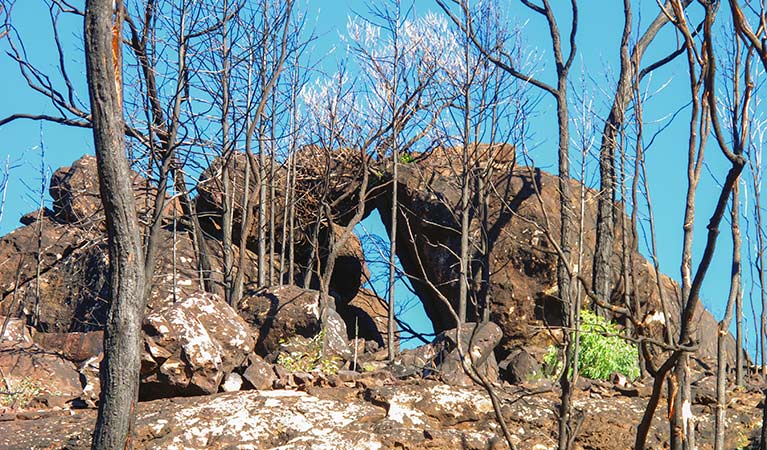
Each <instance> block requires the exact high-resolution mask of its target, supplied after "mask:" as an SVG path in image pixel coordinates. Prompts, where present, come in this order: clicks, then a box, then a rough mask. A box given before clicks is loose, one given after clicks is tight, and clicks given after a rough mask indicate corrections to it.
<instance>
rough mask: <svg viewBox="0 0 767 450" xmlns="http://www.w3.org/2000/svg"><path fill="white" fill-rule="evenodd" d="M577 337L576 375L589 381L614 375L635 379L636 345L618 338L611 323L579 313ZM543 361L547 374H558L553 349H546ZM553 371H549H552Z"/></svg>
mask: <svg viewBox="0 0 767 450" xmlns="http://www.w3.org/2000/svg"><path fill="white" fill-rule="evenodd" d="M580 328H581V335H580V347H579V351H578V367H579V372H580V374H581V375H583V376H584V377H586V378H590V379H592V380H606V379H608V378H610V375H611V374H612V373H614V372H617V373H620V374H623V375H624V376H625V377H626V378H628V379H629V380H635V379H636V378H637V377H638V376H639V362H638V361H639V351H638V350H637V346H636V345H634V344H632V343H631V342H628V341H626V340H625V339H624V338H623V337H621V336H620V334H621V331H620V330H619V329H618V326H617V325H615V324H614V323H610V322H608V321H607V320H605V319H604V318H603V317H601V316H598V315H596V314H594V313H593V312H591V311H588V310H584V311H581V327H580ZM543 362H544V364H545V366H546V367H548V368H549V370H548V372H549V373H559V372H560V371H561V370H562V361H561V358H560V356H559V352H558V350H557V348H556V347H550V348H549V351H548V353H547V354H546V355H545V356H544V358H543ZM552 369H553V370H552Z"/></svg>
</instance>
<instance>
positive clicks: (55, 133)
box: [0, 0, 753, 353]
mask: <svg viewBox="0 0 767 450" xmlns="http://www.w3.org/2000/svg"><path fill="white" fill-rule="evenodd" d="M501 3H502V4H504V5H505V4H511V6H509V8H510V11H509V15H510V16H511V17H512V18H514V20H516V21H517V22H518V23H519V24H520V25H521V26H522V27H523V35H524V37H525V40H526V44H527V46H528V48H529V50H530V51H533V52H539V53H540V54H541V55H542V56H543V58H544V62H545V64H544V65H543V66H541V67H538V68H537V69H538V70H539V76H540V77H541V78H543V79H544V80H549V81H551V80H552V79H553V74H554V67H553V64H552V63H551V62H550V61H551V59H550V55H551V52H550V43H549V38H548V33H547V31H546V30H545V24H544V22H543V21H542V19H541V18H540V17H537V16H531V15H530V14H529V13H528V12H527V11H525V10H524V8H522V7H521V6H519V4H518V3H517V2H506V1H502V2H501ZM555 3H556V6H561V5H559V3H557V2H555ZM635 3H640V4H641V10H638V11H635V13H636V15H635V18H634V21H635V24H636V23H637V22H640V21H641V23H644V24H647V23H649V22H650V21H651V20H652V18H653V17H654V15H655V13H656V10H657V6H656V4H655V2H647V1H643V2H635ZM307 5H308V10H309V11H310V14H309V17H314V15H316V21H317V23H316V27H317V31H318V32H319V33H320V35H321V36H322V37H321V39H320V40H319V42H318V44H317V45H318V47H319V48H320V49H329V48H332V47H333V46H334V45H336V44H339V39H338V36H339V33H343V32H344V30H345V25H346V22H347V19H348V17H349V15H351V14H353V11H356V12H359V13H362V14H364V13H365V12H366V11H367V7H366V6H365V2H364V1H362V0H332V1H331V0H308V1H307ZM580 8H581V21H580V28H579V33H578V46H579V52H578V57H577V59H576V63H575V68H574V71H573V75H572V83H573V85H574V86H573V88H572V90H573V92H574V93H575V92H577V91H580V90H581V87H582V86H584V85H585V86H586V93H587V94H588V95H589V96H590V97H591V98H593V99H594V102H595V106H596V108H597V109H598V111H600V113H601V114H603V115H604V111H605V109H606V105H607V104H608V102H609V100H610V99H609V98H608V97H609V95H610V93H611V91H612V89H613V84H614V81H615V79H616V77H617V55H618V44H619V38H620V31H621V28H622V26H623V15H622V5H621V2H604V1H600V2H596V1H583V2H580ZM416 9H417V10H418V13H423V12H425V11H427V10H429V9H432V10H436V5H435V4H434V3H432V2H431V1H429V0H418V1H417V7H416ZM315 12H316V14H315ZM62 20H65V21H64V22H63V23H62V25H63V26H64V27H63V29H64V33H63V38H64V42H65V45H66V48H65V50H66V52H67V56H66V58H67V64H68V67H69V70H70V75H71V77H72V78H73V80H74V81H75V84H76V87H77V88H78V93H79V95H80V98H81V99H83V100H84V101H86V100H87V91H86V90H85V89H84V63H83V58H82V44H81V42H80V40H79V39H80V38H79V35H80V28H81V24H80V23H79V22H78V21H76V20H73V19H62ZM560 21H561V26H562V28H563V29H565V30H567V27H568V23H567V22H568V21H567V17H566V16H562V17H560ZM721 22H722V23H724V21H721ZM14 24H15V26H16V27H17V28H18V30H19V32H20V33H21V35H22V37H23V38H24V43H25V44H26V48H27V52H28V54H29V55H30V57H31V59H32V60H33V61H36V62H37V63H38V64H39V66H40V67H41V68H42V69H43V70H46V71H48V72H49V73H51V74H52V75H55V74H56V64H55V59H56V53H55V47H54V46H53V45H52V42H53V41H52V35H51V29H50V24H49V21H48V10H47V7H45V6H44V5H43V2H41V1H37V0H22V1H18V2H17V4H16V6H15V10H14ZM643 28H644V27H642V29H643ZM674 42H675V39H674V37H673V35H672V34H671V33H670V32H669V31H668V30H667V31H666V32H665V33H663V34H662V35H661V38H660V39H659V40H658V43H657V44H656V45H654V46H653V47H651V49H650V51H649V52H648V55H647V56H646V58H645V61H648V62H649V61H653V60H655V59H657V57H658V56H660V55H665V53H666V52H667V51H668V50H669V49H670V48H671V46H673V45H674ZM5 45H6V44H5V43H3V44H0V47H1V48H2V49H5ZM339 46H340V44H339ZM323 51H324V50H323ZM339 53H341V52H337V53H336V54H334V55H335V56H333V55H331V57H329V58H327V60H326V61H323V63H324V65H325V66H326V67H328V68H332V67H334V66H335V63H334V61H335V57H336V56H337V55H338V54H339ZM582 72H583V74H584V75H583V76H584V77H585V82H584V83H582V82H581V81H580V79H581V77H582ZM0 73H1V74H2V83H0V98H2V99H3V101H2V102H0V117H4V116H6V115H9V114H12V113H16V112H25V113H48V114H55V113H56V111H55V109H54V108H53V107H52V106H51V105H50V103H49V102H48V101H47V100H46V99H44V98H43V97H42V96H40V95H38V94H36V93H34V92H31V91H30V89H28V88H27V87H26V84H25V82H24V80H23V79H22V78H21V77H20V75H19V71H18V68H17V66H16V65H15V63H13V61H12V60H11V59H10V58H8V57H6V56H5V55H2V57H0ZM666 84H667V85H666ZM664 85H666V87H665V89H664V90H663V91H661V92H660V93H658V94H657V95H656V96H655V97H654V98H653V99H651V100H650V101H649V102H648V104H647V106H646V111H645V119H646V121H647V122H649V123H650V124H648V125H647V132H652V131H653V130H654V129H657V128H659V126H660V125H659V124H658V125H652V123H653V122H656V121H661V120H663V119H664V118H667V116H668V115H669V114H671V113H673V112H674V111H676V110H678V109H679V108H681V107H683V106H684V105H685V104H686V103H687V102H688V101H689V100H688V98H689V88H688V87H687V73H686V67H685V64H684V63H683V61H682V60H681V59H680V60H679V61H677V62H676V63H674V64H671V65H670V66H668V67H667V68H664V69H662V70H659V71H657V72H656V73H655V74H654V75H653V77H652V79H651V80H648V82H647V86H648V88H649V89H650V90H655V89H659V88H660V87H661V86H664ZM538 111H539V114H538V115H537V116H536V117H535V118H534V119H533V138H534V142H535V150H534V152H533V156H534V158H535V161H536V163H537V165H539V166H541V167H543V168H544V169H545V170H549V171H555V168H556V165H555V158H556V152H555V148H556V135H555V133H554V130H555V128H554V126H553V125H554V119H553V117H554V114H553V111H554V110H553V105H552V102H551V101H550V99H548V98H547V97H544V100H543V102H542V103H541V105H540V107H539V110H538ZM688 117H689V113H688V112H687V111H686V110H685V111H683V112H682V113H681V114H680V116H679V117H678V118H677V120H676V121H675V123H674V124H672V126H670V127H669V128H668V129H667V130H666V131H664V132H663V133H662V134H661V135H660V136H659V137H658V139H657V140H656V142H655V144H654V145H653V147H652V148H651V149H650V150H649V152H648V155H647V159H648V172H649V177H650V183H651V195H652V199H653V208H654V211H655V214H656V220H657V226H658V239H659V242H658V244H659V251H660V259H661V267H662V269H663V270H664V272H665V273H667V274H669V275H670V276H672V277H674V278H676V279H679V265H680V263H679V261H680V255H681V245H682V243H681V225H682V214H683V208H684V196H685V189H686V180H685V165H686V154H685V152H686V145H687V132H686V123H687V118H688ZM663 123H665V122H663ZM41 140H42V141H43V142H44V144H45V150H46V151H45V159H44V161H41V152H40V144H41ZM92 152H93V145H92V142H91V135H90V132H89V131H87V130H77V129H68V128H66V127H63V126H58V125H54V124H47V123H43V124H40V123H36V122H29V121H23V122H22V121H17V122H15V123H13V124H11V125H6V126H5V127H2V128H0V158H5V156H6V155H9V156H10V158H11V160H12V161H18V163H19V164H20V165H19V166H18V167H16V168H15V169H14V170H13V171H12V173H11V181H10V184H9V187H8V196H7V201H6V204H5V211H4V216H3V218H2V222H0V233H2V234H5V233H7V232H8V231H10V230H12V229H14V228H16V227H17V226H18V225H19V224H18V218H19V217H20V216H21V215H22V214H24V213H26V212H29V211H32V210H35V209H36V208H37V205H38V203H39V186H40V182H41V180H40V165H41V163H43V162H44V164H45V166H46V168H47V170H49V171H50V170H55V169H56V168H58V167H60V166H65V165H69V164H71V162H72V161H74V160H75V159H77V158H79V157H80V156H81V155H82V154H84V153H92ZM708 156H709V161H710V162H709V164H710V170H711V173H713V174H715V175H716V177H718V178H720V179H721V178H723V175H724V172H725V170H726V165H725V164H724V162H723V160H722V158H721V157H720V156H719V151H718V149H717V148H716V147H713V146H712V147H710V149H709V151H708ZM591 168H592V169H595V166H594V165H593V164H592V165H591ZM49 175H50V173H49V172H47V173H46V175H45V176H46V177H48V176H49ZM590 179H591V180H594V181H596V175H592V176H591V177H590ZM36 191H37V192H36ZM717 192H718V189H717V186H716V182H715V180H714V178H713V177H712V176H710V175H709V174H708V173H706V174H705V175H704V177H703V180H702V182H701V186H700V189H699V194H698V216H697V217H698V220H697V222H696V231H697V234H696V243H697V245H696V249H697V250H698V255H699V253H700V250H701V249H702V245H703V240H704V239H705V235H704V233H705V225H706V221H707V219H708V216H709V215H710V213H711V211H712V208H713V204H714V201H715V199H716V194H717ZM48 201H49V200H47V199H46V202H48ZM367 225H368V227H369V228H371V229H374V230H376V231H378V232H381V228H380V226H374V225H373V224H367ZM723 231H726V228H723ZM729 248H730V244H729V242H728V233H726V232H723V233H722V236H721V239H720V245H719V247H718V249H717V257H716V258H715V261H714V266H713V267H712V268H711V271H710V274H709V277H708V281H707V282H706V284H705V286H704V290H703V300H704V303H705V304H706V306H707V307H708V308H709V309H710V310H711V311H712V312H714V314H715V316H716V317H717V318H720V317H721V314H722V312H723V309H724V302H725V301H726V295H727V289H728V282H729V275H728V273H729ZM696 262H697V258H696ZM748 282H750V281H749V280H748V279H747V280H746V283H748ZM745 291H746V295H748V285H747V286H746V287H745ZM745 303H746V305H747V304H748V297H746V299H745ZM748 315H750V313H749V314H747V316H748ZM418 320H419V321H421V320H423V319H422V318H421V319H418ZM748 326H749V327H751V326H752V325H751V323H750V322H749V325H748ZM752 336H753V335H752ZM752 340H753V337H752ZM750 347H751V348H753V347H752V346H750ZM752 353H753V352H752Z"/></svg>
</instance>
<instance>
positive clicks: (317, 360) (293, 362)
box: [277, 330, 341, 375]
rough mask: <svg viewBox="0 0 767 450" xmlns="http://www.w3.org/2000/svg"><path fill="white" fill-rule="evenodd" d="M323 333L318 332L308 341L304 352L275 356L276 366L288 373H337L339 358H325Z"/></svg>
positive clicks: (283, 353)
mask: <svg viewBox="0 0 767 450" xmlns="http://www.w3.org/2000/svg"><path fill="white" fill-rule="evenodd" d="M324 336H325V331H324V330H323V331H320V332H319V333H318V334H317V335H316V336H314V337H313V338H311V340H309V343H308V345H307V346H306V350H305V351H289V352H282V353H280V354H279V356H277V364H279V365H281V366H282V367H284V368H285V369H286V370H288V371H289V372H314V371H319V372H322V373H324V374H328V375H330V374H335V373H337V372H338V369H339V367H338V366H339V364H340V362H341V360H340V358H339V357H337V356H326V355H325V352H324V349H323V337H324Z"/></svg>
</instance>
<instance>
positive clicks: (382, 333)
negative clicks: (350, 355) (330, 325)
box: [336, 288, 399, 348]
mask: <svg viewBox="0 0 767 450" xmlns="http://www.w3.org/2000/svg"><path fill="white" fill-rule="evenodd" d="M336 309H337V310H338V313H339V314H340V315H341V317H342V318H343V319H344V322H345V323H346V329H347V331H348V334H349V338H350V339H354V338H357V337H359V338H361V339H364V340H366V341H370V342H373V343H374V344H375V346H376V347H378V348H385V347H386V342H387V335H388V328H387V321H388V308H387V303H386V301H385V300H384V299H382V298H381V297H379V296H377V295H375V294H374V293H373V292H372V291H370V290H368V289H365V288H362V289H360V290H359V292H358V293H357V295H356V296H355V297H354V298H353V299H352V300H351V301H350V302H348V303H347V304H343V303H342V302H340V301H336ZM397 341H399V335H395V342H397Z"/></svg>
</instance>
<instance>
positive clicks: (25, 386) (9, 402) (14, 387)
mask: <svg viewBox="0 0 767 450" xmlns="http://www.w3.org/2000/svg"><path fill="white" fill-rule="evenodd" d="M6 382H7V383H8V391H7V392H4V393H3V394H2V395H0V408H12V409H13V408H19V409H24V408H26V407H27V406H29V404H30V403H32V400H34V399H35V397H37V396H38V395H40V394H41V393H42V392H43V389H42V388H41V387H40V385H39V383H37V382H36V381H35V380H33V379H31V378H28V377H24V378H22V379H20V380H19V381H18V382H17V383H13V384H12V383H10V382H8V381H6Z"/></svg>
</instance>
